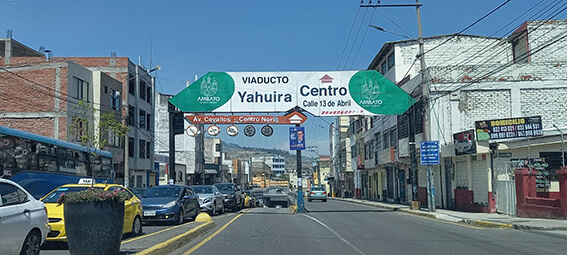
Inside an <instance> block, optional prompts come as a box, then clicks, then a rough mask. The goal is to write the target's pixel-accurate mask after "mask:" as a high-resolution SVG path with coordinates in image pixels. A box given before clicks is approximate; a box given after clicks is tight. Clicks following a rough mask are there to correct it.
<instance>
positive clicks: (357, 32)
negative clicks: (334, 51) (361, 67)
mask: <svg viewBox="0 0 567 255" xmlns="http://www.w3.org/2000/svg"><path fill="white" fill-rule="evenodd" d="M367 13H368V9H365V10H364V16H363V17H362V20H361V21H360V25H359V26H358V30H357V31H356V36H355V37H354V42H353V43H352V47H351V48H350V50H349V52H348V55H347V59H346V61H345V64H344V65H343V70H345V69H346V66H347V64H348V62H349V59H350V55H351V54H352V50H353V49H354V45H356V41H357V39H358V35H359V34H360V29H361V28H362V23H363V22H364V20H365V19H366V14H367Z"/></svg>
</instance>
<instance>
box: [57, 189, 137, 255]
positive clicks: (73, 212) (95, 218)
mask: <svg viewBox="0 0 567 255" xmlns="http://www.w3.org/2000/svg"><path fill="white" fill-rule="evenodd" d="M126 199H128V193H127V192H126V191H124V190H122V191H118V190H116V191H112V192H110V191H105V190H102V189H95V188H89V189H86V190H82V191H78V192H70V193H64V194H61V197H59V199H58V203H59V204H60V205H61V204H63V205H64V208H63V212H64V220H65V232H66V233H67V243H68V245H69V252H70V253H71V254H81V255H83V254H119V252H120V242H121V240H122V228H123V226H124V201H125V200H126Z"/></svg>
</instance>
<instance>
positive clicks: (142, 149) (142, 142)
mask: <svg viewBox="0 0 567 255" xmlns="http://www.w3.org/2000/svg"><path fill="white" fill-rule="evenodd" d="M139 152H140V153H138V156H139V157H140V158H146V141H145V140H140V151H139Z"/></svg>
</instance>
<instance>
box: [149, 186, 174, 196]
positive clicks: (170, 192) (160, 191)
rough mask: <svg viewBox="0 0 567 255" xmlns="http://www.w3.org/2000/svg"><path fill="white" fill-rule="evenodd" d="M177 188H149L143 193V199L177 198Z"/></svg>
mask: <svg viewBox="0 0 567 255" xmlns="http://www.w3.org/2000/svg"><path fill="white" fill-rule="evenodd" d="M178 196H179V188H174V187H163V188H162V187H155V188H150V189H148V190H147V191H146V193H144V197H150V198H151V197H178Z"/></svg>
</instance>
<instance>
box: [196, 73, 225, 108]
mask: <svg viewBox="0 0 567 255" xmlns="http://www.w3.org/2000/svg"><path fill="white" fill-rule="evenodd" d="M218 89H219V86H218V82H217V79H216V78H215V77H211V76H207V77H206V78H205V79H203V80H202V81H201V87H200V92H201V95H203V96H201V97H199V98H197V101H199V102H203V103H207V102H214V103H216V102H218V101H220V97H218V96H214V95H216V94H217V91H218Z"/></svg>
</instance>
